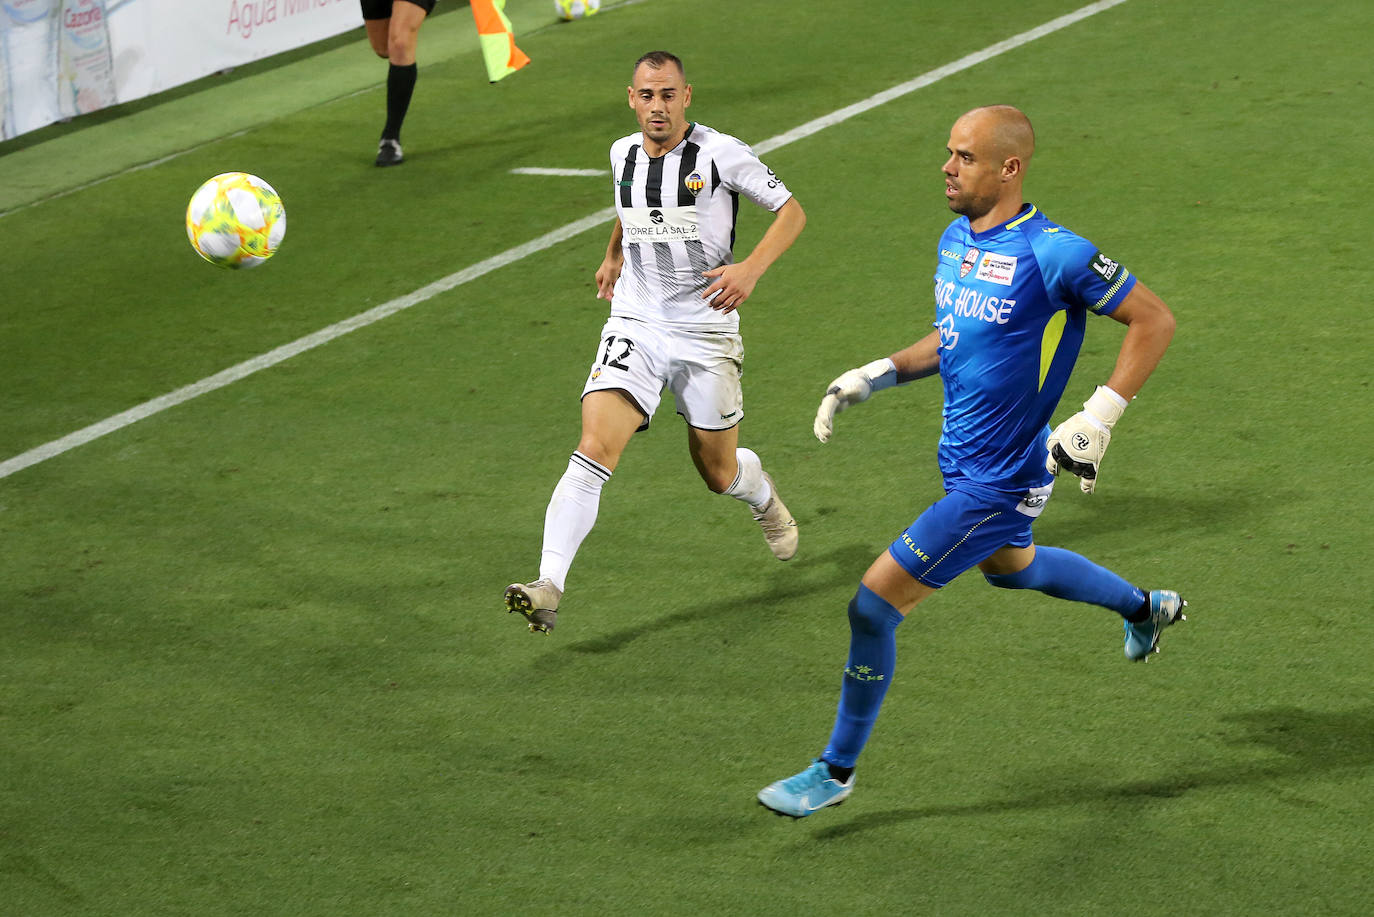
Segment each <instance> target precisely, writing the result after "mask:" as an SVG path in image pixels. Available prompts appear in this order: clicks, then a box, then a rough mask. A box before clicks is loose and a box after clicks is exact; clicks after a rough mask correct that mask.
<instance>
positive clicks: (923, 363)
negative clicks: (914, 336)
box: [888, 331, 940, 385]
mask: <svg viewBox="0 0 1374 917" xmlns="http://www.w3.org/2000/svg"><path fill="white" fill-rule="evenodd" d="M888 359H890V360H891V361H892V365H893V366H894V367H896V368H897V384H899V385H900V384H901V383H903V382H910V381H912V380H913V379H924V378H925V377H926V376H933V375H935V374H936V373H938V372H939V371H940V332H938V331H932V332H931V333H930V334H927V335H926V336H925V337H923V338H921V339H920V340H919V341H917V342H916V343H914V344H912V345H911V346H910V347H907V348H906V349H904V350H899V351H897V352H896V353H894V354H893V355H892V356H891V357H889V358H888Z"/></svg>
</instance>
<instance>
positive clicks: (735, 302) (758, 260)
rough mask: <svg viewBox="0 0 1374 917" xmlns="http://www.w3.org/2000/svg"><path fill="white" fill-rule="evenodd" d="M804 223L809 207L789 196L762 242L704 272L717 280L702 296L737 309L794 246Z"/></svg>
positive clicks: (719, 308)
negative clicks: (742, 255) (740, 257)
mask: <svg viewBox="0 0 1374 917" xmlns="http://www.w3.org/2000/svg"><path fill="white" fill-rule="evenodd" d="M805 226H806V211H804V210H802V206H801V204H799V203H797V199H796V198H795V197H794V198H790V199H789V200H788V201H787V203H785V204H783V205H782V206H781V207H779V208H778V212H777V213H776V214H775V215H774V216H773V222H772V223H771V224H769V226H768V231H767V232H765V233H764V234H763V238H762V239H759V244H758V245H756V246H754V250H753V251H752V252H750V253H749V257H747V258H745V259H744V260H743V261H739V262H736V263H735V264H722V265H721V266H720V267H717V268H713V269H711V270H709V271H704V272H703V276H706V277H714V278H715V282H713V283H712V284H711V285H710V286H709V287H707V288H706V290H705V292H703V293H702V294H701V298H702V299H707V300H710V301H711V308H712V309H715V310H717V311H719V312H733V311H734V310H736V309H738V308H739V307H740V305H741V304H743V303H744V301H745V300H746V299H748V298H749V297H750V295H752V294H753V292H754V286H755V285H756V284H757V283H758V282H759V278H760V277H762V276H763V273H764V271H766V270H768V268H769V267H771V266H772V264H773V262H774V261H777V260H778V258H779V257H781V256H782V253H783V252H785V251H787V250H788V249H789V248H791V247H792V243H793V242H795V241H797V236H799V235H801V231H802V229H803V227H805ZM712 297H715V298H714V299H712Z"/></svg>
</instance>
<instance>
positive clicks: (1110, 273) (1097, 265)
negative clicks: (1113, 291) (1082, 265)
mask: <svg viewBox="0 0 1374 917" xmlns="http://www.w3.org/2000/svg"><path fill="white" fill-rule="evenodd" d="M1088 267H1090V268H1092V271H1093V273H1094V274H1096V275H1097V276H1099V277H1101V278H1102V279H1103V280H1105V281H1106V282H1107V283H1111V282H1112V278H1113V277H1115V276H1116V273H1117V271H1119V270H1121V264H1120V262H1117V261H1113V260H1112V259H1111V258H1108V257H1107V256H1106V255H1104V254H1102V253H1101V252H1098V253H1096V254H1095V255H1093V260H1092V262H1091V263H1089V264H1088Z"/></svg>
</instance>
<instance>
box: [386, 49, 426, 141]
mask: <svg viewBox="0 0 1374 917" xmlns="http://www.w3.org/2000/svg"><path fill="white" fill-rule="evenodd" d="M419 72H420V68H419V66H418V65H416V64H407V65H406V66H404V67H402V66H400V65H398V64H392V65H391V68H390V69H389V70H387V73H386V127H384V128H382V139H383V140H400V139H401V122H403V121H404V120H405V119H406V109H408V108H409V107H410V97H411V95H412V94H413V93H414V92H415V80H416V77H417V76H418V75H419Z"/></svg>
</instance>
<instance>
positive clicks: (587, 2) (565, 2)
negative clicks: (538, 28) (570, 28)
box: [553, 0, 601, 22]
mask: <svg viewBox="0 0 1374 917" xmlns="http://www.w3.org/2000/svg"><path fill="white" fill-rule="evenodd" d="M553 9H554V12H556V13H557V14H558V18H559V19H562V20H563V21H564V22H572V21H573V20H574V19H581V18H582V17H583V16H590V15H592V14H593V13H595V12H596V11H597V10H599V9H601V0H553Z"/></svg>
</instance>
